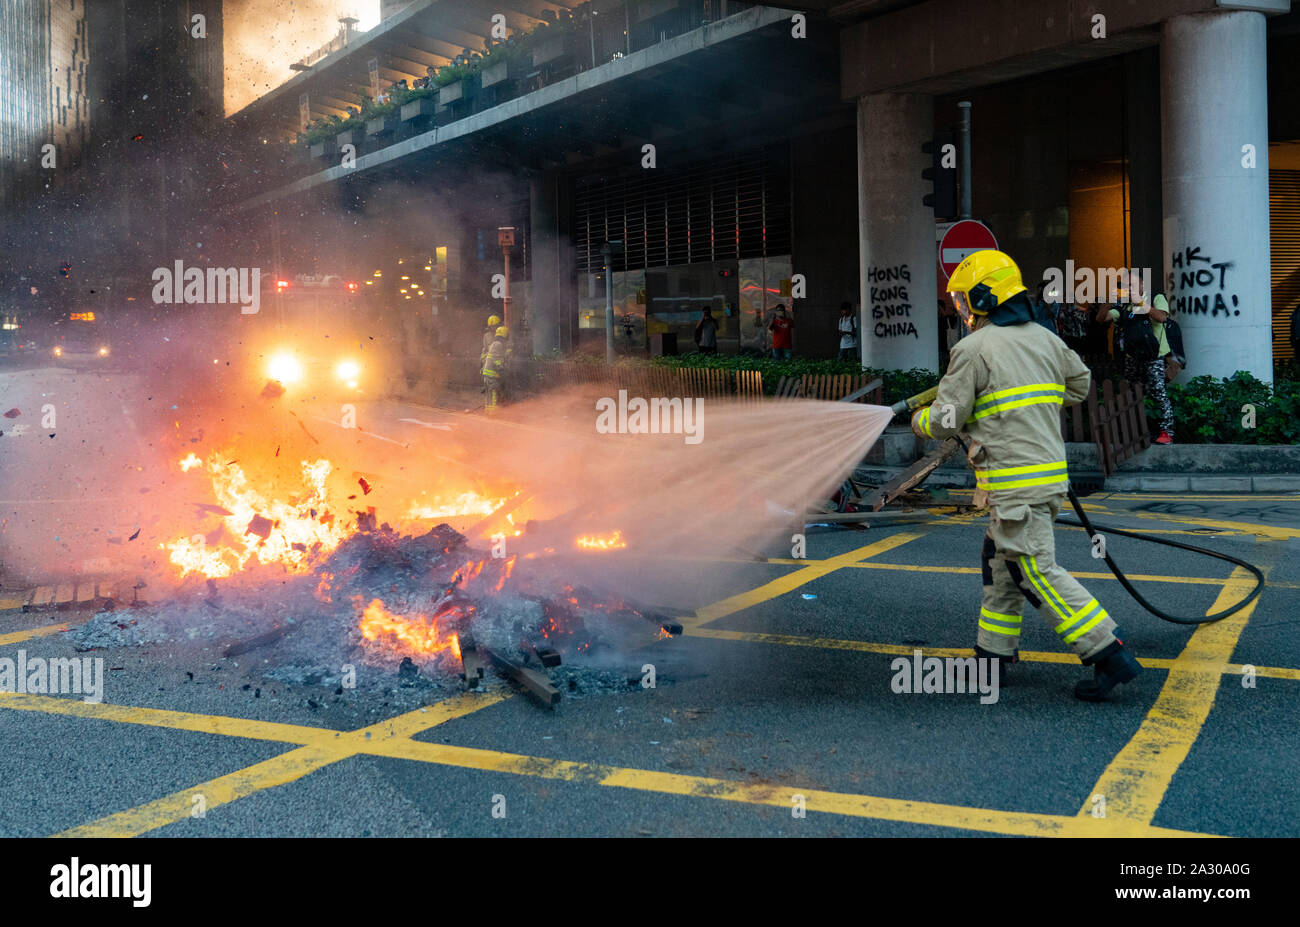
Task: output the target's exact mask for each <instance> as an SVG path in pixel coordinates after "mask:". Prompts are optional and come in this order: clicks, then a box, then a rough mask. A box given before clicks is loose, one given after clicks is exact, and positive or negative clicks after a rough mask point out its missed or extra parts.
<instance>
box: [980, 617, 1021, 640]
mask: <svg viewBox="0 0 1300 927" xmlns="http://www.w3.org/2000/svg"><path fill="white" fill-rule="evenodd" d="M980 627H981V628H983V629H984V630H985V631H990V632H992V633H994V634H1005V635H1007V636H1008V637H1018V636H1019V635H1020V629H1019V628H1000V627H998V626H997V625H995V624H989V623H988V622H986V621H983V620H981V621H980Z"/></svg>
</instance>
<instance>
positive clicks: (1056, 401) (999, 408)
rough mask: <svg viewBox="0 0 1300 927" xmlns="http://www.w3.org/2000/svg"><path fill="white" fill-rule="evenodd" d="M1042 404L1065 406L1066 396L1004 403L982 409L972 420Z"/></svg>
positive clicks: (1042, 397) (1041, 397)
mask: <svg viewBox="0 0 1300 927" xmlns="http://www.w3.org/2000/svg"><path fill="white" fill-rule="evenodd" d="M1041 403H1050V404H1051V405H1054V406H1063V405H1065V397H1064V396H1040V397H1036V398H1032V399H1017V400H1015V401H1014V402H1003V403H999V404H998V405H995V406H989V407H988V408H987V409H981V410H980V411H978V412H976V413H975V414H974V415H973V416H972V418H975V419H981V418H985V417H987V416H990V415H993V414H994V413H995V412H1005V411H1006V410H1008V409H1019V408H1021V407H1023V406H1034V405H1039V404H1041Z"/></svg>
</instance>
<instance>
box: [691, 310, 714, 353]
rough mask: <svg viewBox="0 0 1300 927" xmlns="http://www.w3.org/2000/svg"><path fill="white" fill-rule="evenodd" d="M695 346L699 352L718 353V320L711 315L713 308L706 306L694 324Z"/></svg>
mask: <svg viewBox="0 0 1300 927" xmlns="http://www.w3.org/2000/svg"><path fill="white" fill-rule="evenodd" d="M695 346H696V347H697V348H699V349H700V353H701V354H717V353H718V320H717V319H715V318H714V317H713V310H712V309H711V308H709V307H708V306H705V307H704V312H703V314H702V315H701V316H700V321H699V322H698V323H697V324H696V326H695Z"/></svg>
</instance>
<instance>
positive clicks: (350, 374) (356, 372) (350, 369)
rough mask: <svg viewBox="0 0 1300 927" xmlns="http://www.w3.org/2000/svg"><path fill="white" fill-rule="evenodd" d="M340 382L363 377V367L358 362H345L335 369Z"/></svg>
mask: <svg viewBox="0 0 1300 927" xmlns="http://www.w3.org/2000/svg"><path fill="white" fill-rule="evenodd" d="M334 372H335V373H337V374H338V378H339V379H340V380H355V379H356V378H357V377H359V376H361V365H360V364H358V363H357V362H356V361H350V360H345V361H343V362H342V363H340V364H339V365H338V367H337V368H335V371H334Z"/></svg>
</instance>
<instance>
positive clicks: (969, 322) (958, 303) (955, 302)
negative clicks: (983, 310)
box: [948, 291, 975, 329]
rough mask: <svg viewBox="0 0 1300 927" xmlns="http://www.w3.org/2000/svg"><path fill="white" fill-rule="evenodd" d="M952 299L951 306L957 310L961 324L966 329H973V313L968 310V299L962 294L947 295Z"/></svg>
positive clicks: (952, 293)
mask: <svg viewBox="0 0 1300 927" xmlns="http://www.w3.org/2000/svg"><path fill="white" fill-rule="evenodd" d="M948 295H949V296H951V297H952V306H953V308H954V309H956V310H957V315H959V316H961V321H962V324H963V325H965V326H966V328H967V329H970V328H973V327H974V324H975V319H974V313H972V312H971V308H970V297H969V296H967V295H966V293H964V292H960V291H958V292H951V293H949V294H948Z"/></svg>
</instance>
